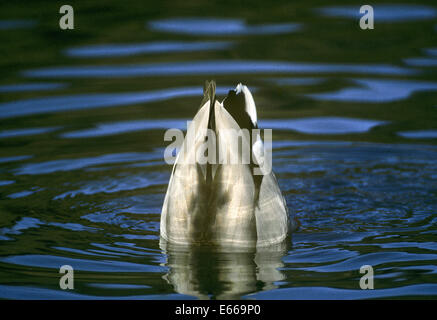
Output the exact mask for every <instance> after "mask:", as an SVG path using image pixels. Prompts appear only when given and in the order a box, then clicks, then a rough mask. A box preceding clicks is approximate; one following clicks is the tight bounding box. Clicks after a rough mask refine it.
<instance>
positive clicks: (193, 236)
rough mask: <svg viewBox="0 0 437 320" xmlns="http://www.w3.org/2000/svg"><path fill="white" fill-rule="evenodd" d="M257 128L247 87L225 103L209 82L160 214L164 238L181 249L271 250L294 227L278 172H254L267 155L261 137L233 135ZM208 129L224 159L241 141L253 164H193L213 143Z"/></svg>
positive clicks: (189, 130) (236, 148) (251, 99)
mask: <svg viewBox="0 0 437 320" xmlns="http://www.w3.org/2000/svg"><path fill="white" fill-rule="evenodd" d="M257 128H258V126H257V116H256V107H255V103H254V101H253V97H252V95H251V93H250V91H249V90H248V88H247V87H246V86H243V85H241V84H239V85H238V86H237V88H236V89H235V90H231V91H230V92H229V94H228V97H227V98H226V99H225V100H224V101H223V103H220V102H219V101H217V100H216V98H215V83H214V82H212V81H211V82H207V83H206V84H205V88H204V99H203V102H202V104H201V107H200V109H199V110H198V112H197V114H196V115H195V116H194V119H193V120H192V122H191V124H190V125H189V127H188V129H187V134H186V138H185V140H184V142H183V145H182V147H181V150H184V152H179V154H178V155H177V157H176V161H175V163H174V166H173V170H172V174H171V177H170V181H169V185H168V189H167V193H166V195H165V199H164V204H163V207H162V213H161V226H160V233H161V237H162V239H164V240H165V241H167V242H169V243H174V244H181V245H187V244H188V245H190V244H209V245H214V246H219V247H223V246H243V247H247V246H249V247H253V246H269V245H274V244H277V243H280V242H282V241H284V240H285V239H286V237H287V235H288V233H289V230H290V229H295V227H296V226H295V223H294V220H291V222H290V219H289V215H288V208H287V205H286V202H285V199H284V197H283V196H282V194H281V190H280V189H279V186H278V183H277V180H276V178H275V175H274V173H273V171H271V170H270V171H266V172H265V173H263V174H254V170H255V169H258V170H260V163H263V161H264V156H265V155H264V153H263V152H264V151H263V150H262V148H263V145H262V140H261V138H260V135H259V134H258V135H248V136H247V135H246V136H245V135H242V137H241V139H242V140H240V141H239V140H238V139H234V138H233V137H231V136H230V134H231V133H232V132H235V131H240V132H241V129H248V130H252V129H257ZM206 129H209V130H210V131H212V132H214V133H215V134H216V140H215V141H214V147H215V150H216V151H217V153H220V155H221V156H222V157H224V159H229V158H230V157H232V156H235V155H234V154H232V153H235V150H239V149H238V147H239V145H238V144H239V143H240V144H244V143H246V144H247V145H249V146H250V153H251V158H253V160H252V159H251V160H250V161H249V163H247V162H244V161H240V162H238V163H217V161H215V162H214V161H211V162H210V161H207V162H206V163H199V162H193V161H189V160H192V159H193V154H196V153H198V152H199V150H200V149H201V148H202V147H203V146H204V144H205V141H206V140H208V139H209V136H208V138H206V135H205V132H206V131H207V130H206ZM243 140H244V141H243ZM210 152H211V151H210V150H209V149H208V157H209V156H210V154H209V153H210ZM211 153H213V152H211ZM190 157H191V158H190ZM208 159H210V158H208ZM261 171H262V170H261Z"/></svg>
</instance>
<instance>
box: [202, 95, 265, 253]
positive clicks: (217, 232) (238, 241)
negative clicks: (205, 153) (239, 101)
mask: <svg viewBox="0 0 437 320" xmlns="http://www.w3.org/2000/svg"><path fill="white" fill-rule="evenodd" d="M214 112H215V126H216V128H215V129H216V137H217V149H218V158H219V164H218V165H217V168H216V170H215V172H214V179H213V189H212V190H213V193H212V197H211V199H210V207H212V208H215V212H214V213H213V215H214V219H213V225H212V232H213V239H214V241H215V243H216V244H218V245H220V246H226V245H240V246H253V245H255V244H256V239H257V236H256V221H255V216H254V214H253V201H254V195H255V186H254V182H253V179H252V175H251V170H250V166H249V164H248V162H247V163H244V162H243V161H241V160H242V158H241V152H240V151H239V150H240V149H239V139H238V138H237V137H238V134H239V133H240V132H241V130H240V126H239V125H238V124H237V122H236V121H235V120H234V118H233V117H232V116H231V115H230V113H229V112H228V111H227V110H226V109H225V108H224V107H223V105H222V104H221V103H219V102H216V103H215V110H214ZM240 139H241V143H242V146H246V148H245V149H246V150H250V148H249V147H250V145H249V143H250V139H249V138H248V137H247V136H245V135H244V134H243V135H241V138H240ZM243 148H244V147H243ZM246 156H249V157H250V153H249V154H246ZM247 160H250V159H247Z"/></svg>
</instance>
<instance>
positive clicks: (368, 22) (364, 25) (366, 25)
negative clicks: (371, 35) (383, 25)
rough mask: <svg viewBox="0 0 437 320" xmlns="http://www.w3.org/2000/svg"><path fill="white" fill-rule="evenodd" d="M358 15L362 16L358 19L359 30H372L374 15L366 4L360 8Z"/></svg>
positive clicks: (371, 8)
mask: <svg viewBox="0 0 437 320" xmlns="http://www.w3.org/2000/svg"><path fill="white" fill-rule="evenodd" d="M360 13H361V14H363V13H364V15H363V16H362V17H361V18H360V28H361V29H362V30H366V29H373V28H374V14H373V7H372V6H370V5H368V4H366V5H364V6H361V8H360Z"/></svg>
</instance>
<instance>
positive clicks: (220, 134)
mask: <svg viewBox="0 0 437 320" xmlns="http://www.w3.org/2000/svg"><path fill="white" fill-rule="evenodd" d="M191 125H195V123H194V122H192V121H188V122H187V127H188V128H190V126H191ZM261 133H262V134H263V136H264V142H263V141H262V140H261ZM164 141H172V143H170V144H169V145H168V146H167V148H166V149H165V151H164V160H165V162H166V163H168V164H174V163H175V162H177V163H178V164H192V165H194V164H200V165H204V164H231V165H234V164H247V165H249V164H253V165H254V166H253V174H254V175H266V174H268V173H270V172H271V170H272V154H271V149H272V130H271V129H262V130H261V129H252V130H248V129H238V130H237V129H222V130H218V131H217V132H216V131H215V130H212V129H208V128H199V129H197V130H190V129H188V130H187V136H186V137H185V138H184V132H183V131H182V130H180V129H168V130H167V131H166V132H165V134H164Z"/></svg>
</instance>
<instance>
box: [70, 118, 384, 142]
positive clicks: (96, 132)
mask: <svg viewBox="0 0 437 320" xmlns="http://www.w3.org/2000/svg"><path fill="white" fill-rule="evenodd" d="M187 121H188V119H153V120H133V121H121V122H113V123H102V124H98V125H97V127H96V128H92V129H85V130H78V131H72V132H67V133H64V134H62V137H64V138H86V137H99V136H108V135H114V134H121V133H127V132H134V131H142V130H154V129H170V128H175V129H180V130H186V128H187ZM259 123H260V128H262V129H276V130H293V131H298V132H301V133H307V134H345V133H361V132H367V131H368V130H370V129H372V128H373V127H375V126H378V125H382V124H386V123H387V122H385V121H379V120H369V119H356V118H341V117H314V118H301V119H263V120H260V121H259Z"/></svg>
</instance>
